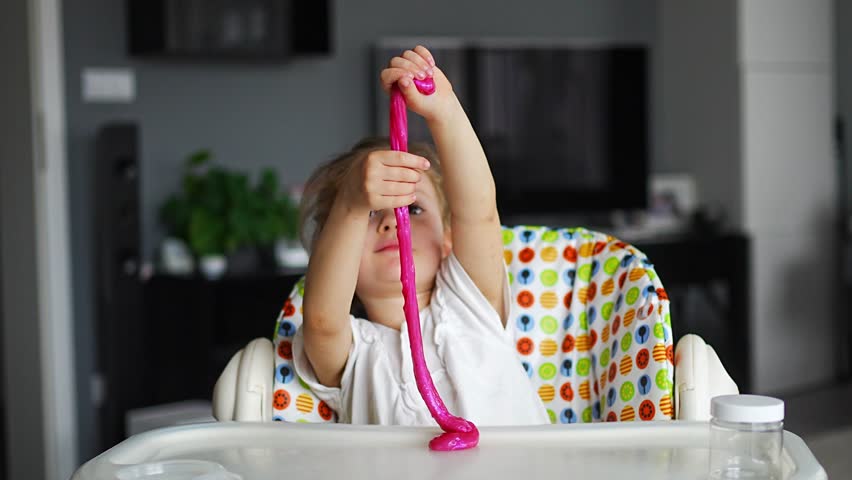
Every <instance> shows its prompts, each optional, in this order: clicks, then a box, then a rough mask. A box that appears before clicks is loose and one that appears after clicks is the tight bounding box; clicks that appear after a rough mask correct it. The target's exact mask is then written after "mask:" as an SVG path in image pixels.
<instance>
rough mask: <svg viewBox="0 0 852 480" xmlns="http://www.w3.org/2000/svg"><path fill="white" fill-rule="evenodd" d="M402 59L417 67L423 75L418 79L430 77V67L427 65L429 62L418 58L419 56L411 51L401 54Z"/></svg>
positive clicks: (420, 57)
mask: <svg viewBox="0 0 852 480" xmlns="http://www.w3.org/2000/svg"><path fill="white" fill-rule="evenodd" d="M402 57H403V58H405V59H406V60H409V61H411V62H412V63H414V64H415V65H417V69H418V71H419V72H421V74H422V75H423V76H422V77H420V78H425V77H431V76H432V65H429V62H428V61H427V60H426V59H425V58H423V57H422V56H420V54H418V53H415V52H414V51H413V50H406V51H405V52H403V54H402Z"/></svg>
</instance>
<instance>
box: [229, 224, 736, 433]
mask: <svg viewBox="0 0 852 480" xmlns="http://www.w3.org/2000/svg"><path fill="white" fill-rule="evenodd" d="M503 243H504V249H505V250H504V257H505V261H506V265H507V268H508V272H509V282H510V291H511V297H512V298H511V301H512V308H511V312H510V313H509V317H508V322H507V326H506V328H507V329H511V331H512V334H513V337H514V341H515V345H516V349H517V353H518V361H520V362H521V363H522V365H523V366H524V369H525V370H526V372H527V374H528V375H529V377H530V382H531V387H532V388H534V389H535V390H536V391H537V392H538V394H539V396H540V397H541V399H542V402H543V403H544V405H545V407H546V408H547V411H548V414H549V416H550V420H551V422H552V423H590V422H599V421H646V420H669V419H679V420H701V421H705V420H707V419H709V417H710V399H711V398H712V397H714V396H716V395H724V394H730V393H738V390H737V386H736V384H735V383H734V382H733V381H732V380H731V378H730V376H729V375H728V373H727V372H726V371H725V369H724V367H723V366H722V363H721V361H720V360H719V358H718V356H717V355H716V353H715V351H714V350H713V348H712V347H710V346H709V345H706V344H705V343H704V341H703V340H702V339H701V338H700V337H698V336H696V335H686V336H684V337H683V338H681V340H680V341H679V342H678V345H677V349H676V350H674V351H673V345H672V331H671V319H670V315H669V299H668V296H667V295H666V292H665V290H664V288H663V285H662V283H661V281H660V278H659V277H658V276H657V274H656V272H655V271H654V268H653V265H652V264H651V262H650V261H649V260H648V259H647V258H646V257H645V255H644V254H642V252H640V251H639V250H637V249H636V248H635V247H633V246H631V245H629V244H626V243H624V242H621V241H619V240H617V239H615V238H613V237H611V236H608V235H605V234H602V233H598V232H593V231H590V230H586V229H582V228H576V229H567V228H561V229H552V228H547V227H538V226H518V227H504V228H503ZM303 295H304V278H302V279H301V280H300V281H299V282H297V284H296V286H295V287H294V288H293V290H292V292H291V293H290V297H289V298H288V299H287V300H286V301H285V303H284V307H283V308H282V310H281V313H280V315H279V318H278V321H277V323H276V327H275V333H274V336H273V339H272V341H271V342H270V340H268V339H265V338H260V339H256V340H254V341H252V342H251V343H249V344H248V345H247V346H246V347H245V348H244V349H242V350H240V351H239V352H237V353H236V354H235V355H234V356H233V357H232V358H231V360H230V362H229V363H228V365H227V367H226V368H225V370H224V371H223V372H222V374H221V376H220V377H219V380H218V381H217V383H216V386H215V389H214V392H213V414H214V416H215V417H216V418H217V419H218V420H220V421H223V420H237V421H271V420H281V421H286V422H308V423H317V422H335V420H336V415H335V413H334V412H333V411H332V410H331V409H330V408H329V407H328V406H327V405H326V404H325V403H323V402H321V401H320V400H319V399H317V398H316V397H315V396H314V395H313V393H311V391H310V390H309V389H308V388H307V386H306V385H305V384H304V383H303V382H301V380H300V379H299V378H298V377H297V376H296V374H295V370H294V368H293V367H292V348H291V347H292V343H291V341H292V337H293V336H294V335H295V333H296V330H297V329H298V327H299V325H300V324H301V322H302V316H301V306H302V297H303Z"/></svg>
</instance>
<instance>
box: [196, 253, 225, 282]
mask: <svg viewBox="0 0 852 480" xmlns="http://www.w3.org/2000/svg"><path fill="white" fill-rule="evenodd" d="M227 266H228V261H227V259H226V258H225V256H224V255H205V256H203V257H201V273H202V275H204V277H205V278H207V279H208V280H216V279H219V278H221V277H222V275H224V274H225V270H226V268H227Z"/></svg>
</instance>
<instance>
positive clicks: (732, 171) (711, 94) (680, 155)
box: [655, 0, 743, 227]
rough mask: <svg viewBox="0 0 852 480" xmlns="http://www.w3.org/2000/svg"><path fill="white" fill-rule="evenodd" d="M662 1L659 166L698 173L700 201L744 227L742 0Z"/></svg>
mask: <svg viewBox="0 0 852 480" xmlns="http://www.w3.org/2000/svg"><path fill="white" fill-rule="evenodd" d="M657 3H658V5H659V10H658V14H659V18H658V25H657V28H658V37H657V46H658V50H657V55H658V56H657V58H658V60H659V62H658V65H659V68H658V69H657V72H658V79H657V80H658V81H657V83H656V87H657V100H658V114H657V119H658V120H659V123H658V125H657V127H658V128H657V129H656V131H655V133H656V137H655V138H656V140H657V147H658V156H657V158H656V159H655V160H656V161H657V169H658V170H660V171H662V170H669V169H671V170H672V171H675V172H684V173H689V174H690V175H692V177H693V179H694V180H695V182H696V187H697V189H698V194H699V198H700V200H701V201H702V203H706V204H707V205H708V206H709V207H710V208H711V209H713V211H714V212H715V211H716V209H718V208H721V209H723V210H724V212H725V214H726V216H727V218H726V220H727V221H728V225H730V226H733V227H741V226H742V210H743V205H742V202H743V200H742V189H743V185H742V182H743V179H742V167H741V162H742V160H741V158H740V157H741V155H740V151H739V149H740V98H739V97H740V85H739V76H738V75H739V71H738V66H737V63H736V58H737V23H736V20H737V10H736V9H737V2H735V1H732V0H714V1H712V2H708V1H706V0H658V2H657ZM696 86H700V87H699V88H696ZM663 92H664V93H663Z"/></svg>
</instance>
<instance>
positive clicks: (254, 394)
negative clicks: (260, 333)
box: [213, 338, 275, 422]
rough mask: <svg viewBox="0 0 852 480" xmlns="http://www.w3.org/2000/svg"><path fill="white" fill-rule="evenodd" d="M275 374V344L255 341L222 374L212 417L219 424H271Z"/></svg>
mask: <svg viewBox="0 0 852 480" xmlns="http://www.w3.org/2000/svg"><path fill="white" fill-rule="evenodd" d="M274 372H275V356H274V352H273V348H272V342H270V341H269V340H268V339H266V338H257V339H254V340H252V341H251V342H250V343H249V344H248V345H246V347H245V348H243V349H242V350H240V351H239V352H237V353H235V354H234V356H233V357H231V360H230V361H229V362H228V365H227V366H226V367H225V370H223V371H222V374H221V375H219V380H217V381H216V386H215V387H214V388H213V416H214V417H216V419H217V420H219V421H225V420H236V421H240V422H264V421H271V420H272V385H273V375H274Z"/></svg>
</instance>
